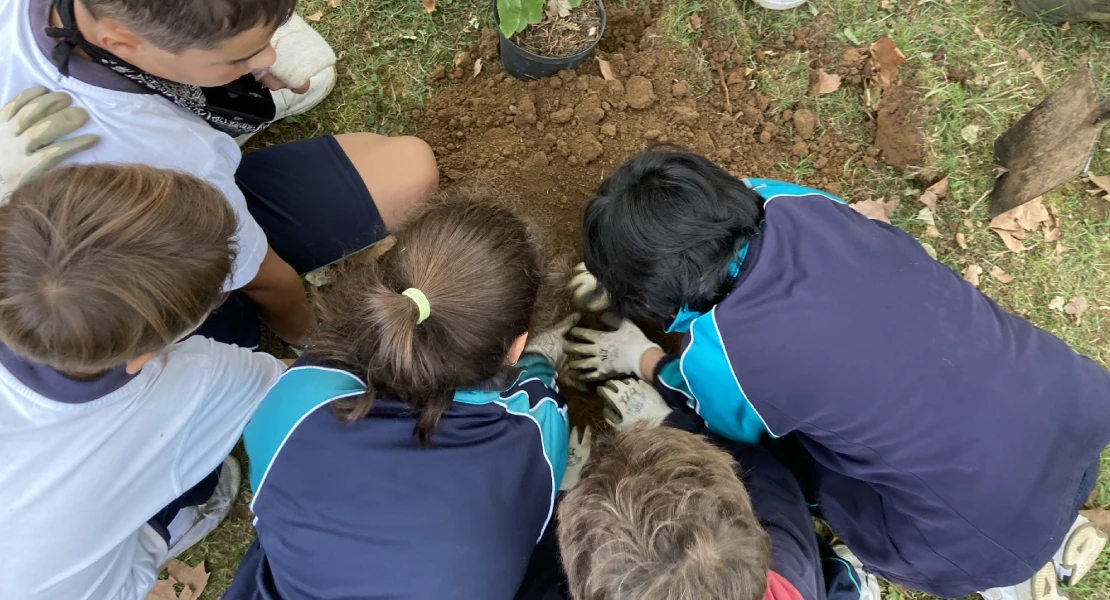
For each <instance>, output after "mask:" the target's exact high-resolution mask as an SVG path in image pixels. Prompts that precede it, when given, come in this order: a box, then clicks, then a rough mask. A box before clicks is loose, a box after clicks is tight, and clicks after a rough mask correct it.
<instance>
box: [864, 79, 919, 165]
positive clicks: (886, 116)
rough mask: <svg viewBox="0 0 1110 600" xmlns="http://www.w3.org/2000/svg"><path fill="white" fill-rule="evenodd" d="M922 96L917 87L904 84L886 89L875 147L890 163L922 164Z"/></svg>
mask: <svg viewBox="0 0 1110 600" xmlns="http://www.w3.org/2000/svg"><path fill="white" fill-rule="evenodd" d="M919 97H920V94H919V93H918V92H917V90H915V89H913V88H911V87H907V86H902V85H895V86H890V87H888V88H886V89H885V90H883V96H882V100H881V101H880V102H879V112H878V115H877V116H876V118H875V123H876V127H875V147H876V148H878V149H879V156H880V157H882V159H883V162H885V163H887V164H888V165H891V166H894V167H898V168H899V169H905V168H908V167H916V166H921V164H922V159H923V158H924V156H923V154H924V147H925V140H924V138H922V136H921V126H922V116H921V115H920V114H919V113H918V111H917V106H918V98H919Z"/></svg>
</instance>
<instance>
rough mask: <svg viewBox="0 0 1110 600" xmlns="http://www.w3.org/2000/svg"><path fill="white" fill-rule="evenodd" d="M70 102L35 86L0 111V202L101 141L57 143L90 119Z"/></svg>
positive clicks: (91, 138) (64, 96) (86, 138)
mask: <svg viewBox="0 0 1110 600" xmlns="http://www.w3.org/2000/svg"><path fill="white" fill-rule="evenodd" d="M71 102H73V99H72V98H70V96H69V94H65V93H63V92H54V93H50V91H49V90H47V89H46V88H44V87H41V86H37V87H33V88H30V89H26V90H23V91H22V92H21V93H20V94H19V95H18V96H16V97H15V98H13V99H12V100H11V102H8V103H7V104H5V105H4V107H3V108H0V203H3V202H6V201H7V200H6V198H7V196H8V194H9V193H11V192H12V191H14V190H15V188H17V187H19V184H20V183H22V182H23V181H26V180H28V179H31V178H33V177H36V176H38V175H40V174H42V173H44V172H46V171H48V170H50V169H52V168H53V167H54V166H56V165H57V164H59V163H61V162H62V161H63V160H65V159H67V158H69V157H70V156H72V155H74V154H77V153H78V152H81V151H82V150H86V149H88V148H91V147H92V146H95V145H96V143H97V142H98V141H100V138H98V137H97V136H95V135H92V134H86V135H81V136H77V137H74V138H70V139H68V140H63V141H60V142H59V141H58V140H59V139H60V138H63V137H65V136H67V135H69V134H71V133H73V132H74V131H77V130H78V129H80V128H81V127H82V126H83V125H84V124H85V122H86V121H88V120H89V115H88V113H86V112H85V111H84V109H81V108H77V107H74V106H70V103H71Z"/></svg>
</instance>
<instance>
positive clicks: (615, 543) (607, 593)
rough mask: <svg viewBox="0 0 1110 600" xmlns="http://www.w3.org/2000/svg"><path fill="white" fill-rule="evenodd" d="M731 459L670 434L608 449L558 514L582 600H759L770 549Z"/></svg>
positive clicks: (621, 441) (573, 583)
mask: <svg viewBox="0 0 1110 600" xmlns="http://www.w3.org/2000/svg"><path fill="white" fill-rule="evenodd" d="M735 466H736V465H735V463H734V462H733V460H732V457H730V456H729V455H728V454H726V453H725V452H724V451H722V450H720V449H718V448H716V447H714V446H713V445H712V444H710V443H709V442H708V441H706V440H705V439H704V438H702V437H700V436H697V435H694V434H692V433H687V432H685V431H682V430H679V429H672V428H669V427H658V428H647V427H644V426H638V427H634V428H632V429H630V430H628V431H626V432H623V433H617V434H616V435H614V436H612V437H609V438H606V439H603V440H601V441H600V443H599V444H597V445H596V446H595V447H594V449H593V451H592V452H591V456H590V459H589V461H588V462H587V463H586V466H585V467H584V468H583V470H582V479H581V482H580V483H579V484H578V487H576V488H575V489H573V490H571V491H570V492H568V493H567V495H566V497H565V498H564V499H563V501H562V502H561V503H560V505H559V531H558V534H559V549H560V552H561V553H562V557H563V565H564V567H565V568H566V572H567V577H568V579H569V581H570V587H571V594H572V595H573V597H574V598H575V600H620V599H625V598H636V599H637V600H673V599H675V598H727V599H729V600H759V599H760V598H762V597H763V595H764V593H765V592H766V590H767V569H768V568H769V565H770V560H771V558H770V553H771V551H770V543H769V541H768V540H769V538H768V536H767V533H766V532H765V531H764V530H763V527H762V526H761V525H760V523H759V520H758V519H757V518H756V516H755V513H754V512H753V510H752V504H751V499H750V498H749V497H748V493H747V491H746V490H745V489H744V484H742V483H741V482H740V480H739V479H738V478H737V477H736V474H735V471H734V469H735Z"/></svg>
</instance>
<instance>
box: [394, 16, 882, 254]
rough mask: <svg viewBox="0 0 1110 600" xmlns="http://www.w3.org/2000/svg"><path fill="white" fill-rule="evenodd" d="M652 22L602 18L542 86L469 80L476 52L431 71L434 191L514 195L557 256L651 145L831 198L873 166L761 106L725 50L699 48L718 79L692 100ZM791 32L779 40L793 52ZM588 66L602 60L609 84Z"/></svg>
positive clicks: (803, 112)
mask: <svg viewBox="0 0 1110 600" xmlns="http://www.w3.org/2000/svg"><path fill="white" fill-rule="evenodd" d="M652 23H653V19H652V15H651V13H650V12H649V11H648V10H646V9H645V10H641V11H631V10H626V9H618V10H614V11H612V13H611V15H610V29H609V31H608V32H607V33H606V35H605V37H604V38H603V39H602V43H601V44H600V48H601V49H602V51H600V52H598V53H597V55H596V56H595V57H591V58H590V59H589V60H588V61H587V62H586V63H585V64H584V65H583V66H582V67H581V68H579V69H578V70H577V71H564V72H562V73H559V74H558V75H557V76H554V77H550V78H548V79H544V80H540V81H533V82H522V81H518V80H516V79H513V78H512V77H509V76H508V75H506V74H505V73H503V72H501V69H500V65H499V63H498V62H497V60H496V59H492V60H488V59H487V60H483V65H482V66H483V69H482V71H481V73H480V74H479V75H478V76H477V77H475V76H473V72H474V69H473V61H472V59H470V58H469V56H482V57H484V56H487V52H488V50H486V51H483V49H481V48H476V49H474V50H473V51H472V52H470V53H469V55H468V56H467V57H464V60H463V61H462V62H461V63H459V64H457V65H456V66H455V68H454V69H453V70H452V71H450V72H448V71H447V70H446V69H445V70H444V71H442V72H439V73H437V75H436V78H435V80H433V83H442V84H443V85H441V86H440V87H439V89H438V90H437V91H436V93H435V95H434V97H433V98H432V99H431V100H429V101H428V102H427V104H426V105H425V107H424V109H423V110H421V111H418V113H417V114H416V115H415V116H416V119H415V121H416V125H417V133H418V135H420V136H421V137H423V138H424V139H425V140H427V141H428V142H429V143H430V144H431V145H432V147H433V148H434V149H435V152H436V156H437V157H438V159H439V162H440V166H441V171H442V173H443V176H444V187H445V188H446V187H449V186H451V185H476V186H487V187H490V188H492V189H495V190H498V191H500V192H502V193H504V194H506V195H509V196H512V197H516V198H519V199H520V200H521V202H520V205H519V209H520V210H521V212H522V213H524V214H526V215H527V216H529V217H530V218H532V219H533V220H535V221H536V222H538V224H540V225H541V226H542V227H544V228H545V229H547V230H548V232H549V233H550V234H552V235H551V238H552V239H553V240H556V241H557V244H558V245H559V246H560V248H559V249H561V250H568V251H574V252H576V251H577V248H578V243H579V240H578V228H579V224H580V220H581V210H582V207H583V205H584V203H585V202H586V201H587V200H588V199H589V198H590V196H591V195H592V194H593V193H594V192H595V191H596V190H597V187H598V185H599V184H600V183H601V181H602V179H603V178H604V177H606V176H607V175H608V174H609V173H611V172H612V171H613V169H615V168H616V167H617V166H619V165H620V164H621V163H623V162H624V161H626V160H627V159H628V158H630V157H631V156H633V155H635V154H636V153H638V152H640V151H641V150H643V149H644V148H645V147H647V146H648V145H650V144H653V143H658V142H671V143H676V144H680V145H682V146H685V147H686V148H689V149H690V150H693V151H695V152H699V153H701V154H704V155H706V156H709V157H710V158H711V159H713V160H714V161H716V162H718V163H719V164H721V165H722V166H724V167H725V168H726V169H728V170H729V171H730V172H731V173H733V174H734V175H737V176H758V177H770V178H778V179H784V180H789V181H795V182H797V183H801V184H804V185H809V186H812V187H817V188H821V189H825V190H828V191H830V192H832V193H841V181H842V177H846V175H845V173H848V174H849V175H848V176H850V173H851V171H852V167H853V166H860V165H862V166H868V167H870V166H874V165H875V158H874V157H875V156H876V155H877V154H878V150H876V149H874V148H861V147H860V145H859V144H858V143H851V142H848V141H846V140H845V139H843V138H842V137H841V136H840V135H839V134H838V133H837V132H835V131H829V130H827V129H825V128H824V127H823V125H822V124H821V123H820V122H819V119H818V116H817V115H816V114H815V113H814V112H813V111H811V110H809V109H806V108H799V109H797V110H791V109H785V110H783V109H782V108H781V106H772V99H771V98H769V97H768V96H767V95H765V94H763V93H762V92H760V91H759V90H756V89H751V88H752V85H751V80H750V79H749V76H750V75H751V73H750V72H748V70H746V69H745V68H744V66H743V65H744V64H745V62H746V61H744V60H742V59H743V58H744V57H740V56H735V57H734V56H731V55H730V53H729V52H730V51H729V49H727V48H722V49H713V48H711V47H710V48H709V52H708V54H709V55H710V56H711V69H712V70H713V71H715V72H716V73H717V75H718V76H717V77H716V78H715V79H717V80H718V82H717V85H716V87H715V88H713V89H712V90H711V91H710V92H709V93H708V95H706V97H704V99H702V100H701V101H699V100H698V99H695V98H694V97H693V96H692V95H691V85H690V84H689V83H688V82H686V81H684V80H682V79H681V77H680V76H679V75H678V73H680V72H689V70H688V69H684V68H683V67H684V65H682V64H680V63H679V60H680V59H679V58H678V56H679V53H677V52H675V50H674V48H672V47H668V46H665V45H662V44H660V43H657V40H659V39H661V38H660V36H658V35H650V33H651V29H650V27H651V25H652ZM797 37H798V39H797V40H795V41H794V42H792V43H791V46H793V47H804V45H805V42H804V39H803V37H802V34H799V35H798V36H797ZM488 45H489V44H487V46H488ZM757 54H758V53H757ZM598 58H600V59H603V60H605V61H607V62H608V69H607V71H609V72H611V78H610V79H606V78H605V77H603V76H602V72H601V69H600V64H599V62H598V60H597V59H598ZM733 58H735V59H736V60H731V59H733ZM726 65H727V66H730V67H731V68H726ZM726 89H727V93H726ZM848 183H851V182H850V181H848Z"/></svg>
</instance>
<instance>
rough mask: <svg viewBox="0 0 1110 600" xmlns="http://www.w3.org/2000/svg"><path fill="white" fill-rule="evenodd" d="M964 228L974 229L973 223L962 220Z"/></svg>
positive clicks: (968, 220) (969, 220)
mask: <svg viewBox="0 0 1110 600" xmlns="http://www.w3.org/2000/svg"><path fill="white" fill-rule="evenodd" d="M964 227H967V228H968V229H975V221H972V220H971V219H964Z"/></svg>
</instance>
